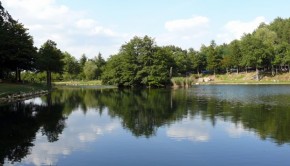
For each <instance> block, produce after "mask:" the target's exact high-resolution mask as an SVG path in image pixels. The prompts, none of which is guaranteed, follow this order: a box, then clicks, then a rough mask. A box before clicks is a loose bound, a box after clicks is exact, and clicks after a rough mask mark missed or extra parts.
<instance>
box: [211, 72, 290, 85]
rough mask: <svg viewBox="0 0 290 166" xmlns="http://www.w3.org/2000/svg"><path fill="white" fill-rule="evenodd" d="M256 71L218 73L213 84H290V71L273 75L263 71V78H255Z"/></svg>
mask: <svg viewBox="0 0 290 166" xmlns="http://www.w3.org/2000/svg"><path fill="white" fill-rule="evenodd" d="M255 75H256V73H255V72H250V73H239V74H236V73H233V74H222V75H216V76H215V79H214V81H212V82H210V83H213V84H290V73H280V74H277V75H275V76H272V75H271V74H270V73H261V76H262V78H261V79H260V80H259V81H257V80H255V79H254V76H255Z"/></svg>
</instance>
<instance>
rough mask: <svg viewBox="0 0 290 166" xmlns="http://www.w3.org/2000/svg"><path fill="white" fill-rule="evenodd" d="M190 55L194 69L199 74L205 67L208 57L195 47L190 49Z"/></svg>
mask: <svg viewBox="0 0 290 166" xmlns="http://www.w3.org/2000/svg"><path fill="white" fill-rule="evenodd" d="M188 57H189V58H190V61H191V64H192V68H193V70H196V72H197V74H198V75H199V74H200V72H201V70H202V69H204V68H205V61H206V57H205V56H203V54H201V53H200V52H198V51H195V50H194V49H189V52H188Z"/></svg>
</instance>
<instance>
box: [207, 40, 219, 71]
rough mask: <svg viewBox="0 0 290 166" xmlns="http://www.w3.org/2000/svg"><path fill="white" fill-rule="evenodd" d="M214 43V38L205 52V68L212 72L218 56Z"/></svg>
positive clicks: (217, 61) (216, 65)
mask: <svg viewBox="0 0 290 166" xmlns="http://www.w3.org/2000/svg"><path fill="white" fill-rule="evenodd" d="M216 47H217V46H216V43H215V41H214V40H212V41H211V43H210V46H209V47H207V52H206V55H207V56H206V62H207V69H208V70H211V71H213V73H214V74H215V73H216V69H217V68H218V65H219V60H220V59H219V58H218V54H217V51H216Z"/></svg>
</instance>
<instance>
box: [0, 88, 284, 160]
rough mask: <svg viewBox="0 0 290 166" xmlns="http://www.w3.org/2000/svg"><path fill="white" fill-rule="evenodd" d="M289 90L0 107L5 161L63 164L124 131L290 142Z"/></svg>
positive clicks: (84, 94)
mask: <svg viewBox="0 0 290 166" xmlns="http://www.w3.org/2000/svg"><path fill="white" fill-rule="evenodd" d="M288 89H290V88H289V87H288V86H278V87H272V86H261V87H259V89H257V87H255V86H197V87H193V88H191V89H188V90H184V89H179V90H172V91H171V90H138V91H137V90H117V89H107V90H94V89H60V90H56V91H54V92H53V93H51V94H49V95H47V96H43V97H41V98H36V99H32V100H27V101H23V102H17V103H13V104H8V105H4V106H1V107H0V126H1V128H0V164H4V163H6V164H8V163H11V164H13V163H18V162H19V163H20V162H22V163H26V164H33V165H41V164H46V165H50V164H56V163H58V162H59V159H60V157H59V155H62V156H68V155H71V154H72V153H73V152H74V151H79V150H80V149H86V148H87V144H88V143H93V142H96V140H98V139H100V138H102V137H105V136H106V135H113V134H114V133H118V132H120V131H121V130H122V128H123V129H125V131H130V133H131V134H132V135H133V136H134V137H136V138H152V137H158V130H159V129H166V131H165V133H166V135H167V136H168V137H170V138H172V139H174V140H177V141H183V140H188V141H193V142H209V141H211V140H212V139H213V136H212V135H211V133H212V132H213V130H215V127H216V126H218V125H222V126H223V130H224V131H225V132H226V133H227V134H228V136H229V137H231V138H240V137H242V136H243V135H251V134H252V133H255V134H256V135H258V137H259V138H260V139H262V140H266V139H270V140H271V141H273V142H275V143H276V144H277V145H282V144H285V143H290V133H289V131H290V110H289V109H290V104H289V103H288V100H289V98H290V90H288ZM119 136H120V135H117V136H116V137H119Z"/></svg>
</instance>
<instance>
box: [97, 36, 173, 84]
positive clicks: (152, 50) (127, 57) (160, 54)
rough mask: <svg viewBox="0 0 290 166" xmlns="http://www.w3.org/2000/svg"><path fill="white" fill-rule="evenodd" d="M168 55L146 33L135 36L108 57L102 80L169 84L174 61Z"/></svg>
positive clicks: (107, 81)
mask: <svg viewBox="0 0 290 166" xmlns="http://www.w3.org/2000/svg"><path fill="white" fill-rule="evenodd" d="M168 54H169V52H168V50H166V49H164V48H161V47H157V46H156V44H155V42H154V40H153V39H151V38H149V37H148V36H145V37H144V38H139V37H134V38H133V39H132V40H131V41H130V42H129V43H127V44H125V45H123V46H122V47H121V50H120V52H119V54H117V55H115V56H112V57H111V58H109V60H108V62H107V65H106V66H105V70H104V74H103V77H102V78H103V81H104V83H107V84H116V85H118V86H133V87H134V86H150V87H151V86H152V87H161V86H165V85H168V84H169V83H170V78H169V69H170V66H171V64H172V61H173V60H172V59H171V57H170V56H168Z"/></svg>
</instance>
